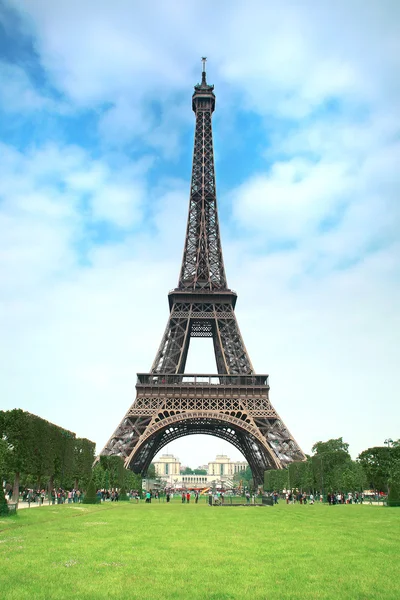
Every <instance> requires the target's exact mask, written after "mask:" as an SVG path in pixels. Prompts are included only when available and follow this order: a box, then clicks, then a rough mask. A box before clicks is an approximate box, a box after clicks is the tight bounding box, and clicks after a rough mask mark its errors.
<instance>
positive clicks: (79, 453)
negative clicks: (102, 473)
mask: <svg viewBox="0 0 400 600" xmlns="http://www.w3.org/2000/svg"><path fill="white" fill-rule="evenodd" d="M94 450H95V444H94V443H93V442H91V441H90V440H87V439H86V438H77V439H75V444H74V457H73V478H74V480H75V481H74V485H75V488H78V487H79V482H81V481H82V482H83V483H84V485H87V483H88V481H89V479H90V478H91V474H92V465H93V461H94ZM99 487H101V486H99Z"/></svg>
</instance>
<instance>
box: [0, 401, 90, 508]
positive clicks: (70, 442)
mask: <svg viewBox="0 0 400 600" xmlns="http://www.w3.org/2000/svg"><path fill="white" fill-rule="evenodd" d="M94 451H95V444H94V442H91V441H90V440H88V439H86V438H78V437H76V434H75V433H73V432H72V431H68V430H67V429H64V428H62V427H58V426H57V425H54V424H53V423H49V421H46V420H45V419H42V418H40V417H38V416H36V415H33V414H31V413H29V412H25V411H23V410H20V409H14V410H9V411H0V475H1V478H2V481H4V480H6V481H7V482H9V483H11V482H12V485H13V498H14V500H17V499H18V494H19V488H20V486H26V487H31V486H32V487H33V486H35V487H36V488H39V489H42V488H43V487H44V486H46V487H48V489H53V488H54V487H69V488H72V487H76V488H78V487H79V486H85V485H86V484H87V483H88V481H89V479H90V477H91V473H92V465H93V461H94Z"/></svg>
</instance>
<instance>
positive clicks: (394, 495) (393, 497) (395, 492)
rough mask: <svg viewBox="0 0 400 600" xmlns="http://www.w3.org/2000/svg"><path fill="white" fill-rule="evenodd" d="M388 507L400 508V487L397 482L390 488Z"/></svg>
mask: <svg viewBox="0 0 400 600" xmlns="http://www.w3.org/2000/svg"><path fill="white" fill-rule="evenodd" d="M387 505H388V506H400V485H399V484H398V483H397V482H393V483H392V484H391V486H390V491H389V495H388V499H387Z"/></svg>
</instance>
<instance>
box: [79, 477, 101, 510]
mask: <svg viewBox="0 0 400 600" xmlns="http://www.w3.org/2000/svg"><path fill="white" fill-rule="evenodd" d="M99 502H100V500H99V499H98V497H97V493H96V486H95V485H94V481H93V479H91V480H90V481H89V485H88V488H87V491H86V493H85V495H84V497H83V504H98V503H99Z"/></svg>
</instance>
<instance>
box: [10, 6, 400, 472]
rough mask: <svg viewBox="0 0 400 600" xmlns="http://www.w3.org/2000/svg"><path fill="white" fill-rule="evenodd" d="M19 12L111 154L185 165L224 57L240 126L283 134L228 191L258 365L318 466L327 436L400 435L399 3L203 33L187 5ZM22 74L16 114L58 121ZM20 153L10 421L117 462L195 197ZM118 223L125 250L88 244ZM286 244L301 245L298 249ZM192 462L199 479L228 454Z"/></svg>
mask: <svg viewBox="0 0 400 600" xmlns="http://www.w3.org/2000/svg"><path fill="white" fill-rule="evenodd" d="M9 4H10V5H11V6H14V7H17V8H18V10H19V11H20V14H21V15H22V16H23V18H24V21H25V26H26V27H27V28H28V27H29V29H30V31H31V32H32V33H33V35H34V40H35V48H36V50H37V52H38V56H39V58H40V61H41V64H42V66H43V67H44V69H45V72H46V75H47V77H48V78H49V82H50V83H51V85H54V86H55V87H56V88H57V90H58V91H60V92H61V93H63V94H65V96H66V99H67V102H68V103H70V104H71V105H72V106H74V107H75V109H79V108H81V107H88V108H90V109H96V110H98V111H99V133H100V136H101V140H102V142H103V146H102V148H103V149H104V148H110V147H112V148H114V149H115V148H119V147H124V145H125V144H127V143H129V144H131V143H132V144H133V145H134V147H135V150H137V149H139V150H140V144H141V141H142V140H143V141H144V142H145V144H146V147H149V146H153V147H155V148H156V149H161V150H162V151H163V152H164V153H165V155H167V156H169V157H173V156H174V155H175V153H176V152H177V151H179V143H178V141H179V134H180V128H181V127H182V126H183V125H186V123H187V120H188V119H191V118H192V115H191V114H190V111H187V112H186V113H184V110H183V104H182V103H183V102H185V103H187V105H188V106H190V97H189V96H187V94H189V93H190V89H191V85H192V82H193V81H196V79H198V78H199V68H198V67H199V66H200V63H196V62H195V61H196V60H197V58H198V57H200V56H201V55H202V54H203V53H204V52H206V53H208V54H209V58H210V68H209V71H210V80H212V82H213V83H215V84H216V93H217V100H218V110H221V119H220V123H221V127H222V126H223V122H224V119H225V118H226V119H227V120H229V119H230V118H231V117H232V115H233V114H236V112H237V110H238V108H240V109H241V110H247V111H253V112H255V113H256V114H257V115H259V116H261V117H262V119H264V118H265V129H262V128H261V129H260V132H259V134H260V137H259V140H258V144H259V146H260V148H261V151H262V149H263V148H265V150H264V154H265V158H266V164H265V169H264V170H258V171H255V170H254V169H253V170H252V172H251V174H250V176H249V178H248V180H247V181H244V182H243V183H242V185H241V186H239V187H238V188H237V189H235V190H232V191H231V193H230V194H228V196H229V198H228V200H229V202H233V217H234V219H236V220H235V221H234V223H224V232H225V233H226V235H225V239H224V240H223V245H224V249H225V254H226V256H225V261H226V266H227V271H228V280H229V283H230V285H231V286H232V287H233V288H234V289H237V291H238V292H239V301H238V305H237V314H238V318H239V323H240V325H241V328H242V331H243V334H244V339H245V342H246V345H247V348H248V350H249V352H250V355H251V357H252V360H253V363H254V365H255V367H256V368H257V369H258V370H259V371H261V372H262V371H269V372H270V374H271V386H272V388H271V398H272V401H273V403H274V405H275V406H276V408H277V410H278V411H279V412H280V413H281V414H282V417H283V418H284V419H285V421H286V422H287V424H288V426H289V428H290V429H291V430H292V432H293V434H294V435H295V437H296V438H297V439H298V441H299V442H300V443H301V444H302V445H303V447H304V449H305V450H306V451H309V450H310V447H311V445H312V443H313V442H315V441H316V439H317V438H321V439H324V438H328V437H337V436H340V435H343V436H344V437H345V439H347V441H349V442H350V443H351V449H352V451H353V452H358V451H360V450H362V449H363V448H364V447H365V446H366V445H367V444H371V445H373V444H378V443H381V442H382V441H383V439H385V437H388V436H392V437H395V436H396V435H397V434H396V430H398V427H399V414H398V407H397V406H395V404H394V402H393V390H394V389H396V382H397V379H396V377H397V359H396V351H397V348H398V337H399V325H400V323H399V309H398V307H399V306H400V298H399V275H400V274H399V258H398V257H399V246H398V230H399V223H400V215H399V208H398V189H399V183H400V182H399V176H398V164H399V158H400V156H399V146H398V141H397V140H398V133H399V131H398V123H397V112H398V105H399V99H400V87H399V78H398V77H397V73H398V67H399V57H400V49H399V40H400V36H399V35H398V29H399V26H398V23H399V19H398V17H399V9H400V5H399V3H398V2H389V1H386V2H383V3H379V4H376V5H374V6H372V5H371V3H369V4H368V5H366V4H365V3H361V2H357V1H356V2H355V3H352V4H351V5H349V4H348V3H344V2H339V3H336V4H335V5H332V4H328V3H321V2H320V3H315V2H313V1H310V2H303V3H302V4H301V5H300V4H299V3H298V2H294V1H293V2H287V3H285V5H283V4H282V3H280V2H247V3H246V4H240V3H238V4H235V6H234V8H233V7H232V3H228V2H220V3H218V6H215V3H213V4H212V3H210V4H209V5H207V4H205V5H203V7H202V14H201V15H199V11H198V9H197V8H196V6H195V5H194V4H193V5H191V4H190V3H187V2H175V3H174V7H173V9H171V7H170V5H168V6H167V4H166V3H164V2H159V3H157V5H156V7H155V4H154V3H152V4H151V5H150V4H149V5H148V6H147V5H143V4H141V5H135V6H134V5H133V4H132V3H131V2H128V0H123V1H122V2H120V3H119V5H118V7H117V8H116V7H115V6H111V5H110V4H109V3H107V2H105V1H104V2H101V1H100V2H99V1H96V2H94V1H92V0H88V1H87V2H85V3H82V2H78V1H77V0H76V1H75V0H73V1H71V0H70V1H69V2H66V1H65V2H64V1H59V2H56V3H54V2H50V3H49V2H47V1H46V0H37V1H36V2H34V3H32V2H27V1H26V0H12V1H10V2H9ZM211 4H212V15H213V17H212V19H210V18H209V14H210V7H211ZM202 19H203V21H202ZM60 24H62V26H61V25H60ZM200 31H201V35H198V34H199V32H200ZM7 68H8V67H7ZM8 73H9V75H8V76H7V77H8V79H9V86H8V88H7V90H6V94H7V95H6V102H5V106H6V108H7V110H9V109H10V106H11V103H12V101H13V98H14V96H15V95H17V96H18V97H17V98H16V100H15V109H16V110H17V111H22V110H26V107H27V106H30V107H31V108H32V109H35V110H43V109H45V110H53V108H52V106H50V105H49V104H48V100H46V99H43V98H42V97H41V96H39V95H38V94H37V92H35V91H34V90H33V89H32V87H31V86H30V83H29V80H27V78H26V75H25V74H24V72H23V71H22V70H21V69H20V68H16V69H15V70H13V71H12V72H11V71H9V72H8ZM182 94H184V96H183V95H182ZM331 101H337V103H338V107H337V109H336V110H331V109H330V108H329V103H330V102H331ZM185 110H186V109H185ZM223 115H226V117H224V116H223ZM282 118H284V119H287V118H289V119H290V120H291V122H290V130H289V129H287V128H286V123H285V127H284V128H283V126H282V121H281V119H282ZM215 134H216V136H218V131H216V132H215ZM228 143H231V141H230V140H229V142H228ZM0 151H1V153H2V161H1V165H0V169H1V178H0V195H1V197H2V204H1V205H0V219H1V221H0V230H1V238H0V260H1V263H0V265H1V266H0V268H1V269H2V278H1V282H2V283H1V286H2V287H1V288H0V291H1V298H2V306H1V308H2V311H1V317H0V319H1V322H0V325H1V330H2V334H3V339H4V340H6V342H5V343H3V344H2V347H1V350H0V364H1V365H2V378H1V380H2V386H3V387H2V391H1V397H2V398H5V402H4V403H3V404H5V406H6V407H13V406H21V407H23V408H26V409H28V410H31V411H33V412H37V413H39V414H41V415H42V416H45V417H46V418H49V419H50V420H53V421H55V422H58V423H60V424H62V425H63V426H66V427H69V428H71V429H73V430H77V431H78V433H79V434H80V435H86V436H88V437H91V438H93V439H96V440H97V441H98V443H99V444H100V445H102V444H103V443H104V442H105V441H106V439H107V438H108V436H109V435H110V434H111V432H112V430H113V428H114V427H115V426H116V425H117V423H118V421H119V419H120V418H121V417H122V415H123V414H124V413H125V411H126V410H127V408H128V407H129V404H130V402H131V401H132V400H133V397H134V390H133V384H134V377H135V372H136V371H141V370H144V371H146V370H147V369H148V368H149V367H150V365H151V363H152V360H153V358H154V354H155V352H156V349H157V346H158V343H159V341H160V338H161V335H162V332H163V329H164V326H165V321H166V319H167V317H168V309H167V302H166V298H165V295H166V292H167V291H168V289H170V288H171V287H173V286H174V285H175V283H176V281H177V277H178V271H179V266H180V261H181V257H182V246H183V237H184V230H185V219H186V214H187V213H186V211H187V196H188V190H189V182H184V183H183V182H182V181H174V180H167V181H162V182H161V183H159V182H158V183H157V185H155V184H154V183H153V180H152V178H151V176H150V168H156V163H155V162H154V163H153V162H152V157H147V158H145V159H143V161H138V162H137V163H135V164H134V165H129V164H127V161H126V158H125V160H120V159H121V158H123V155H118V156H116V155H114V159H113V160H111V158H112V157H111V158H110V156H107V155H103V156H102V157H101V158H99V159H96V160H93V159H92V158H91V157H90V156H89V155H88V153H87V152H86V151H84V150H82V149H81V148H78V147H71V146H64V147H60V146H58V145H57V144H48V145H47V146H46V147H44V148H32V149H31V150H28V151H26V152H25V153H24V154H22V153H19V152H16V151H15V150H12V149H11V148H8V147H2V148H1V149H0ZM220 152H221V153H223V152H224V147H223V144H220ZM244 152H245V150H244ZM329 219H331V221H332V223H331V226H330V227H328V224H327V220H329ZM99 221H105V222H106V224H107V225H108V226H110V227H113V228H117V229H121V230H123V233H124V239H123V240H122V239H118V238H117V239H116V240H114V241H113V242H111V241H110V240H108V241H107V244H104V245H97V244H96V245H93V242H92V240H91V239H90V237H89V236H88V235H87V226H88V224H89V225H93V224H95V225H96V226H98V222H99ZM232 224H233V225H234V228H233V229H231V227H230V225H232ZM322 225H323V226H322ZM287 239H291V240H293V241H294V242H295V247H294V248H293V249H292V250H290V251H289V250H280V251H279V244H280V243H281V242H282V241H285V240H287ZM82 242H84V243H85V244H86V245H87V247H86V249H85V256H84V258H85V262H84V263H83V264H82V260H81V259H82V256H81V255H80V251H82V248H80V245H81V244H82ZM272 245H275V251H274V252H273V253H268V251H267V250H266V248H268V249H269V251H270V250H271V246H272ZM203 356H204V353H203V352H202V350H201V349H200V350H199V351H198V354H197V356H195V357H192V358H194V362H192V364H199V362H198V361H201V360H202V357H203ZM189 359H190V356H189ZM190 360H191V359H190ZM204 364H206V363H204ZM208 368H209V367H207V369H208ZM396 411H397V412H396ZM397 437H398V436H397ZM191 441H192V440H191V439H190V438H189V443H191ZM177 447H181V448H186V449H185V450H184V452H186V453H187V454H186V455H185V456H184V455H181V459H182V460H184V462H189V463H190V464H192V466H195V464H196V463H199V462H204V459H202V458H201V457H202V456H204V453H205V452H206V451H209V450H210V449H212V450H213V451H214V450H215V451H218V450H219V442H216V443H215V444H213V443H212V442H211V440H209V441H208V443H207V447H204V446H203V447H202V448H200V449H198V450H193V448H191V449H190V448H189V447H188V446H187V445H186V446H185V445H182V446H177ZM170 450H171V449H170ZM172 451H173V448H172ZM232 455H234V453H232ZM192 457H193V458H192ZM210 458H211V457H210Z"/></svg>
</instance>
